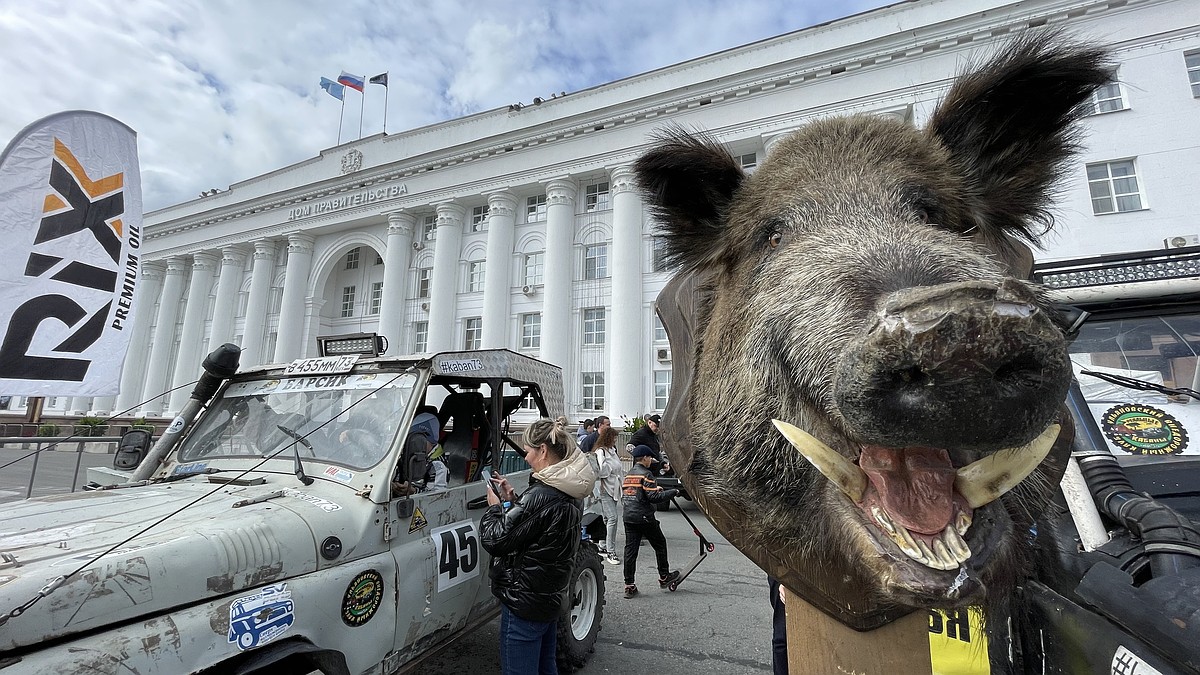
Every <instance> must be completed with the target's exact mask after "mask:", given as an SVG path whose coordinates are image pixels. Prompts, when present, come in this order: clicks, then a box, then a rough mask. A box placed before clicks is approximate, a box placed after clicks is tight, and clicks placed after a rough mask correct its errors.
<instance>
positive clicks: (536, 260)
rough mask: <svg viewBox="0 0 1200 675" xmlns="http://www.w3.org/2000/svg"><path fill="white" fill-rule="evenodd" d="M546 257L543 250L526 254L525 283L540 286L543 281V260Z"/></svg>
mask: <svg viewBox="0 0 1200 675" xmlns="http://www.w3.org/2000/svg"><path fill="white" fill-rule="evenodd" d="M544 259H545V254H544V253H543V252H542V251H538V252H537V253H527V254H526V255H525V285H526V286H540V285H541V283H542V270H543V264H542V260H544Z"/></svg>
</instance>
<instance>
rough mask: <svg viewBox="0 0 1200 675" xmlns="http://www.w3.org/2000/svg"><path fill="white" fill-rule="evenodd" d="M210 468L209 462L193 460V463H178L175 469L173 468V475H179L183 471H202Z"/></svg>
mask: <svg viewBox="0 0 1200 675" xmlns="http://www.w3.org/2000/svg"><path fill="white" fill-rule="evenodd" d="M207 468H208V462H192V463H191V464H177V465H175V468H174V469H171V475H172V476H178V475H179V474H183V473H200V472H201V471H203V470H205V469H207Z"/></svg>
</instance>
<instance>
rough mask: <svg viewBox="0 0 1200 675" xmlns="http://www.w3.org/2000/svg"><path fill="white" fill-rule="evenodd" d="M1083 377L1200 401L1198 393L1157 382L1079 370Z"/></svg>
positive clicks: (1193, 390) (1199, 393)
mask: <svg viewBox="0 0 1200 675" xmlns="http://www.w3.org/2000/svg"><path fill="white" fill-rule="evenodd" d="M1079 372H1080V373H1081V374H1083V375H1091V376H1092V377H1095V378H1098V379H1101V380H1104V381H1105V382H1108V383H1109V384H1115V385H1117V386H1120V387H1125V388H1127V389H1138V390H1141V391H1157V392H1159V393H1162V394H1168V395H1171V396H1191V397H1192V398H1194V399H1196V400H1197V401H1200V392H1198V391H1196V390H1195V389H1189V388H1187V387H1168V386H1165V385H1162V384H1158V383H1157V382H1147V381H1145V380H1139V379H1137V378H1133V377H1125V376H1124V375H1113V374H1111V373H1098V372H1096V371H1094V370H1081V371H1079Z"/></svg>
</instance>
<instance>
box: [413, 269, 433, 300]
mask: <svg viewBox="0 0 1200 675" xmlns="http://www.w3.org/2000/svg"><path fill="white" fill-rule="evenodd" d="M432 279H433V268H431V267H421V268H419V269H417V297H418V298H428V297H429V284H430V282H431V280H432Z"/></svg>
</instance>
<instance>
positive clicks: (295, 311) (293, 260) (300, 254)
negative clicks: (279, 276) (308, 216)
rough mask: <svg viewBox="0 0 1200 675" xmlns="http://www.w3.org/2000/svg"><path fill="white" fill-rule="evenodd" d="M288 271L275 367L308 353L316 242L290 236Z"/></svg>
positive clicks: (299, 235) (303, 236)
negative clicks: (307, 328)
mask: <svg viewBox="0 0 1200 675" xmlns="http://www.w3.org/2000/svg"><path fill="white" fill-rule="evenodd" d="M287 250H288V261H287V271H286V272H285V276H284V278H283V303H282V306H281V307H280V308H279V335H278V338H277V339H276V341H275V356H274V357H273V359H274V361H275V363H288V362H289V361H293V360H295V359H298V358H300V355H301V354H303V353H304V349H303V347H304V345H303V342H304V315H305V313H306V312H305V309H306V307H305V304H304V299H305V295H306V294H305V291H306V290H307V289H308V275H309V272H311V271H312V253H313V238H312V237H310V236H308V235H307V234H301V233H299V232H294V233H292V234H289V235H288V243H287Z"/></svg>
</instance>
